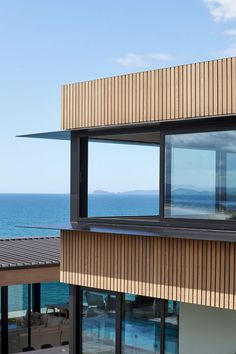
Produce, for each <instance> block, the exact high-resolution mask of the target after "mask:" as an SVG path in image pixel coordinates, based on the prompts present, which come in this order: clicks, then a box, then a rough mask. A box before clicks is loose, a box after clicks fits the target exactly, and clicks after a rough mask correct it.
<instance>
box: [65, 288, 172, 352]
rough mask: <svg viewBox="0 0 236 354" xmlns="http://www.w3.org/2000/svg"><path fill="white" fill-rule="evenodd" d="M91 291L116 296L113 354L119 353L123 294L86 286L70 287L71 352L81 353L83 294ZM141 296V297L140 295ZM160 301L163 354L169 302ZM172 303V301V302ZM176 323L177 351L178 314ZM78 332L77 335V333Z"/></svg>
mask: <svg viewBox="0 0 236 354" xmlns="http://www.w3.org/2000/svg"><path fill="white" fill-rule="evenodd" d="M84 291H91V292H96V293H102V294H104V293H107V294H111V295H115V296H116V314H115V353H121V350H122V321H123V309H124V303H125V293H122V292H117V291H110V290H105V289H97V288H90V287H87V286H79V285H70V299H71V301H70V303H71V307H70V310H71V313H72V316H70V321H71V323H73V322H72V321H73V320H74V324H75V325H74V326H73V327H72V328H73V330H72V331H71V340H70V345H71V343H74V346H73V349H72V352H76V350H77V351H81V350H82V346H83V335H82V321H83V300H82V299H83V292H84ZM140 296H142V295H140ZM153 299H155V298H153ZM159 300H160V301H161V323H160V354H165V338H166V337H165V318H166V312H165V307H166V303H168V301H169V300H166V299H159ZM173 301H174V300H173ZM174 302H178V301H174ZM177 322H178V349H179V314H178V315H177ZM78 331H79V333H78Z"/></svg>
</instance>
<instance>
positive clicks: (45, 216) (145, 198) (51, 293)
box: [0, 194, 158, 316]
mask: <svg viewBox="0 0 236 354" xmlns="http://www.w3.org/2000/svg"><path fill="white" fill-rule="evenodd" d="M157 213H158V198H157V197H156V196H155V195H93V194H92V195H89V216H102V215H107V216H112V215H114V216H117V215H128V216H130V215H134V216H135V215H155V214H157ZM69 220H70V200H69V195H68V194H0V238H15V237H37V236H59V231H56V230H43V229H30V228H22V227H19V226H24V225H33V224H35V225H43V224H62V223H65V222H68V221H69ZM41 294H42V295H41V306H42V307H45V305H46V304H50V303H65V302H67V301H68V286H67V285H66V284H60V283H50V284H42V288H41ZM26 309H27V285H20V286H19V285H16V286H10V287H9V312H11V313H12V316H14V312H15V311H17V312H18V311H22V310H24V311H25V310H26Z"/></svg>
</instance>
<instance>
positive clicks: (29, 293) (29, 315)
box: [28, 284, 31, 348]
mask: <svg viewBox="0 0 236 354" xmlns="http://www.w3.org/2000/svg"><path fill="white" fill-rule="evenodd" d="M28 347H29V348H31V284H28Z"/></svg>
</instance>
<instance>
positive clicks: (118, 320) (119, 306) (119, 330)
mask: <svg viewBox="0 0 236 354" xmlns="http://www.w3.org/2000/svg"><path fill="white" fill-rule="evenodd" d="M123 299H124V296H123V294H122V293H116V354H121V348H122V303H123Z"/></svg>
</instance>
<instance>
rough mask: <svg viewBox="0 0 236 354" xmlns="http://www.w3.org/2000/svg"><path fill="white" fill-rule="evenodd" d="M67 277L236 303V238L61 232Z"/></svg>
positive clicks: (121, 288) (234, 305)
mask: <svg viewBox="0 0 236 354" xmlns="http://www.w3.org/2000/svg"><path fill="white" fill-rule="evenodd" d="M60 269H61V271H60V279H61V281H62V282H65V283H69V284H75V285H82V286H89V287H94V288H98V289H106V290H113V291H119V292H125V293H133V294H137V295H144V296H152V297H158V298H162V299H170V300H176V301H182V302H188V303H193V304H202V305H209V306H215V307H221V308H229V309H236V244H235V243H230V242H219V241H201V240H185V239H174V238H159V237H144V236H127V235H113V234H102V233H86V232H74V231H62V232H61V268H60Z"/></svg>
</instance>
